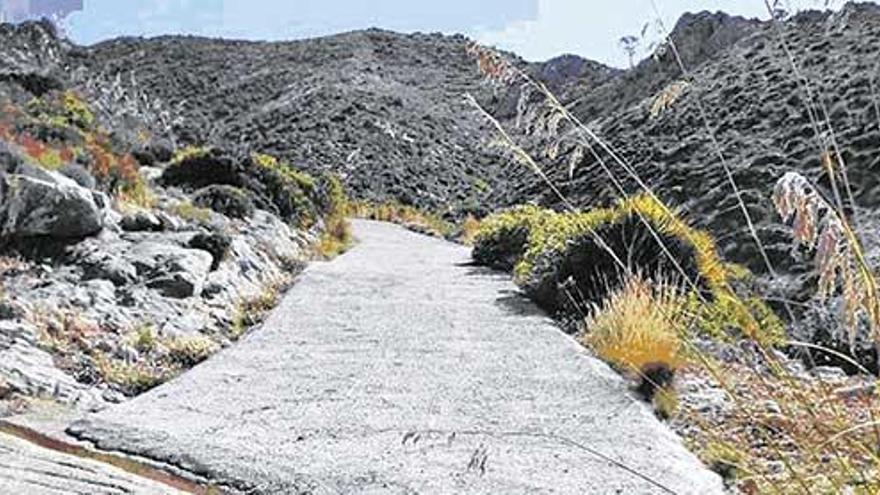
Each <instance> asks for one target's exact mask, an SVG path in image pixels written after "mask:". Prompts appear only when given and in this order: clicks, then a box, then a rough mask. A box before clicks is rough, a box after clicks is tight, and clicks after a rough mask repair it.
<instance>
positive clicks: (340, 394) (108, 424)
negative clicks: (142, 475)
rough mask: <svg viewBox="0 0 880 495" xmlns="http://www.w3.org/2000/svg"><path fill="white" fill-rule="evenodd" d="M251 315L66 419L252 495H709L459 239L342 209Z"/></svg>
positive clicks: (650, 419)
mask: <svg viewBox="0 0 880 495" xmlns="http://www.w3.org/2000/svg"><path fill="white" fill-rule="evenodd" d="M355 228H356V229H355V231H356V234H357V237H358V238H359V240H360V243H359V244H358V245H357V246H356V247H355V248H354V249H353V250H352V251H350V252H349V253H347V254H345V255H343V256H341V257H339V258H337V259H336V260H334V261H332V262H330V263H317V264H314V265H312V266H311V267H309V269H308V270H307V271H306V272H305V274H304V275H303V277H302V278H301V280H300V281H299V282H298V283H297V285H296V286H295V287H294V288H293V289H292V290H291V291H290V292H289V293H288V294H287V296H286V297H285V298H284V300H283V302H282V303H281V305H280V306H279V307H278V308H277V310H276V311H275V312H274V313H273V314H272V315H271V317H270V318H269V319H268V320H267V322H266V324H265V326H264V327H263V328H261V329H260V330H258V331H256V332H255V333H253V334H251V335H249V336H247V337H246V338H245V339H244V340H243V341H242V342H240V343H239V344H237V345H236V346H234V347H232V348H229V349H226V350H225V351H223V352H221V353H220V354H218V355H217V356H215V357H214V358H212V359H210V360H209V361H208V362H206V363H204V364H202V365H200V366H198V367H196V368H195V369H193V370H192V371H190V372H189V373H187V374H185V375H184V376H182V377H180V378H179V379H177V380H174V381H172V382H170V383H168V384H165V385H163V386H161V387H159V388H157V389H155V390H153V391H151V392H149V393H147V394H145V395H142V396H140V397H138V398H136V399H134V400H132V401H130V402H128V403H125V404H121V405H118V406H114V407H113V408H111V409H108V410H106V411H103V412H101V413H98V414H96V415H92V416H89V417H87V418H85V419H84V420H82V421H80V422H77V423H75V424H74V425H73V426H72V427H71V428H70V429H69V431H70V432H71V433H73V434H75V435H77V436H79V437H81V438H86V439H89V440H92V441H94V442H95V443H96V444H97V445H98V446H99V447H100V448H104V449H113V450H120V451H123V452H129V453H133V454H136V455H140V456H145V457H149V458H152V459H156V460H160V461H163V462H167V463H171V464H173V465H177V466H180V467H182V468H185V469H187V470H189V471H191V472H194V473H197V474H199V475H203V476H206V477H207V478H208V479H211V480H214V481H216V482H219V483H223V484H225V485H226V486H227V487H228V488H229V489H230V490H231V491H252V492H253V493H317V494H321V493H437V494H441V493H486V494H489V493H577V494H583V493H596V494H606V493H626V494H635V493H638V494H643V493H693V494H701V495H703V494H712V493H721V492H722V484H721V481H720V479H719V478H718V477H717V476H716V475H715V474H713V473H711V472H709V471H708V470H707V469H706V468H704V467H703V466H702V465H700V463H699V462H698V461H697V460H696V458H694V456H693V455H692V454H690V453H689V452H687V451H686V450H685V449H684V447H683V446H682V445H681V443H680V440H679V439H678V438H677V437H676V436H675V435H673V434H672V433H671V432H670V431H669V430H668V429H667V428H666V427H665V426H664V425H663V424H662V423H660V422H659V421H658V420H656V419H655V417H654V416H653V414H652V413H651V412H650V411H649V410H648V408H647V407H646V406H645V405H644V404H642V403H640V402H639V401H638V400H636V399H635V398H633V397H632V395H631V394H630V393H629V391H628V390H627V386H626V384H625V383H624V381H623V380H622V379H621V378H620V377H619V376H618V375H617V374H616V373H614V372H613V371H612V370H611V369H609V368H608V367H607V366H606V365H605V364H603V363H601V362H600V361H598V360H596V359H594V358H593V357H591V356H590V355H589V353H588V352H587V351H586V350H584V349H583V348H582V347H580V346H579V345H578V344H577V343H576V342H574V341H573V340H572V339H571V338H569V337H568V336H566V335H564V334H563V333H561V332H560V331H559V330H558V329H557V328H556V326H555V325H554V323H553V322H552V321H551V320H550V319H548V318H547V317H546V316H544V315H542V314H541V313H540V312H539V311H538V310H537V309H536V308H535V307H534V306H533V305H532V304H531V303H529V302H527V301H525V300H524V299H522V298H520V297H519V295H518V294H517V292H516V288H515V286H514V285H513V283H512V282H511V281H510V280H509V279H508V278H507V276H506V275H502V274H498V273H492V272H487V271H486V270H484V269H479V268H475V267H471V266H468V261H469V254H468V250H467V249H466V248H464V247H461V246H457V245H454V244H450V243H447V242H444V241H441V240H437V239H432V238H428V237H423V236H420V235H416V234H413V233H411V232H408V231H405V230H403V229H401V228H399V227H396V226H392V225H387V224H379V223H374V222H364V221H358V222H356V223H355Z"/></svg>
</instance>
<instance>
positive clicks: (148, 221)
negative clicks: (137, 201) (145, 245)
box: [119, 210, 165, 232]
mask: <svg viewBox="0 0 880 495" xmlns="http://www.w3.org/2000/svg"><path fill="white" fill-rule="evenodd" d="M119 225H120V227H122V230H124V231H126V232H145V231H146V232H161V231H162V230H163V229H164V228H165V224H164V223H163V222H162V220H160V219H159V217H157V216H156V215H154V214H153V213H151V212H149V211H146V210H138V211H136V212H134V213H131V214H128V215H124V216H123V217H122V220H121V221H120V222H119Z"/></svg>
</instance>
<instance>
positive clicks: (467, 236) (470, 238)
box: [457, 215, 481, 246]
mask: <svg viewBox="0 0 880 495" xmlns="http://www.w3.org/2000/svg"><path fill="white" fill-rule="evenodd" d="M480 225H481V222H480V221H479V220H478V219H477V218H476V217H474V216H473V215H468V216H466V217H465V219H464V220H462V221H461V226H460V227H459V232H458V236H457V237H458V239H457V240H458V242H460V243H462V244H464V245H466V246H473V245H474V241H475V240H476V239H477V234H479V233H480Z"/></svg>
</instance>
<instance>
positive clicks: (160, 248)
mask: <svg viewBox="0 0 880 495" xmlns="http://www.w3.org/2000/svg"><path fill="white" fill-rule="evenodd" d="M125 257H126V259H127V260H128V261H129V262H131V263H132V265H134V266H135V268H136V269H137V271H138V274H139V275H140V276H141V278H143V279H145V280H146V286H147V287H149V288H151V289H155V290H157V291H158V292H160V293H161V294H162V295H163V296H165V297H170V298H175V299H185V298H187V297H192V296H195V295H198V294H200V293H201V291H202V287H203V285H204V283H205V279H206V278H207V277H208V273H209V272H210V271H211V266H212V264H213V261H214V260H213V257H212V256H211V254H209V253H208V252H206V251H202V250H199V249H185V248H181V247H179V246H176V245H173V244H163V243H158V242H152V241H145V242H141V243H139V244H136V245H135V246H133V247H132V248H131V249H130V250H129V251H128V253H127V254H126V256H125Z"/></svg>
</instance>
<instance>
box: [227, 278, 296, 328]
mask: <svg viewBox="0 0 880 495" xmlns="http://www.w3.org/2000/svg"><path fill="white" fill-rule="evenodd" d="M285 284H286V281H285V280H278V281H275V282H270V283H268V284H267V285H266V286H265V287H264V288H263V291H262V292H261V293H260V294H257V295H256V296H255V297H251V298H246V299H243V300H242V301H240V302H239V303H238V305H237V307H236V309H235V313H234V315H233V317H232V324H231V326H230V337H231V338H232V339H238V338H240V337H241V336H242V335H244V334H245V333H246V332H247V330H248V329H249V328H251V327H254V326H256V325H258V324H260V323H262V322H263V320H264V319H265V318H266V315H268V314H269V311H271V310H272V308H274V307H275V306H276V305H277V304H278V298H279V295H280V293H281V289H282V287H283V286H284V285H285Z"/></svg>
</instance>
